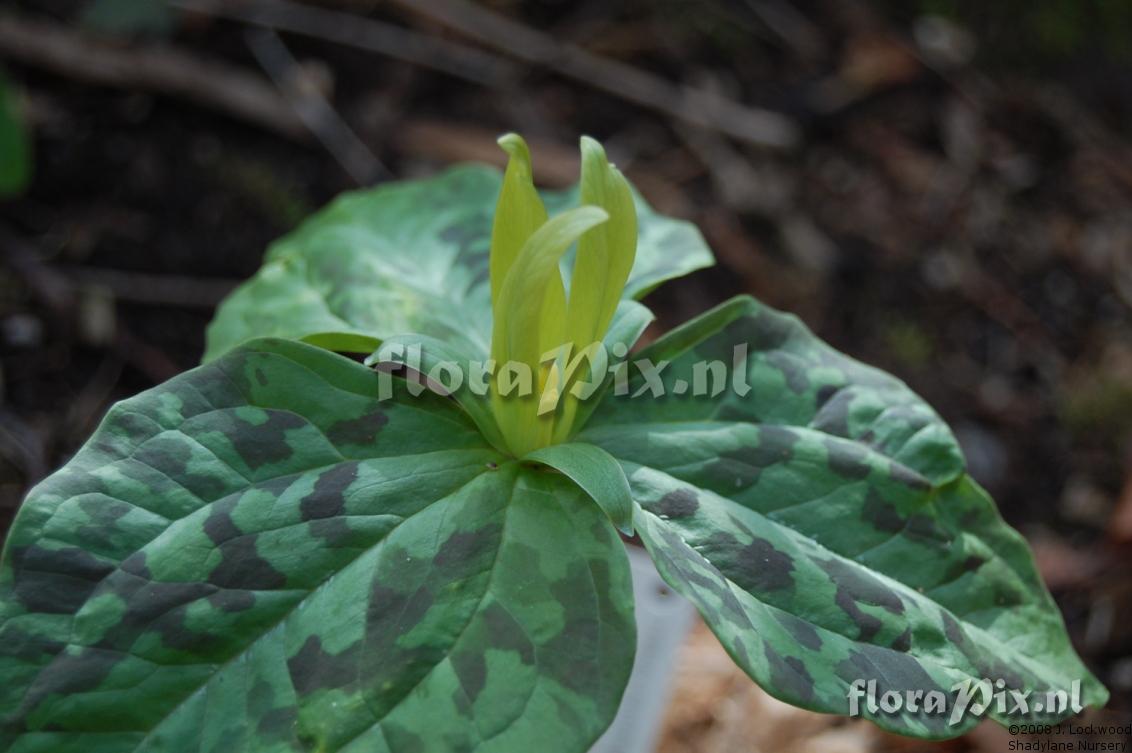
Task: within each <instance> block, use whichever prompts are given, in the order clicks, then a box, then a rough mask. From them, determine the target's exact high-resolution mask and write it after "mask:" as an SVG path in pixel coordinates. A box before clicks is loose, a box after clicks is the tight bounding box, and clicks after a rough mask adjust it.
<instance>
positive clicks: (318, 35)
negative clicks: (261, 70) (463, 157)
mask: <svg viewBox="0 0 1132 753" xmlns="http://www.w3.org/2000/svg"><path fill="white" fill-rule="evenodd" d="M169 4H170V5H171V6H173V7H174V8H178V9H181V10H187V11H191V12H194V13H204V14H207V15H210V16H216V17H218V18H228V19H231V20H234V21H240V22H242V23H246V24H250V25H252V26H260V27H263V28H266V29H272V30H274V31H286V32H291V33H294V34H301V35H303V36H306V37H312V38H315V39H322V40H324V41H327V42H334V43H336V44H342V45H346V46H348V47H356V48H358V49H360V50H366V51H368V52H376V53H378V54H381V55H386V56H388V57H391V58H395V59H397V60H403V61H405V62H407V63H412V64H413V65H418V66H420V67H422V68H430V69H432V70H436V71H440V72H442V73H447V74H449V75H451V76H455V77H457V78H461V79H464V80H466V81H471V82H473V83H477V84H483V85H485V86H493V87H506V86H507V85H508V84H509V83H510V82H511V81H513V80H515V79H516V78H517V77H518V75H519V73H520V71H519V69H518V68H517V66H515V65H514V64H512V63H510V62H508V61H506V60H503V59H502V58H500V57H498V56H497V55H493V54H491V53H487V52H484V51H482V50H477V49H476V48H474V47H469V46H467V45H463V44H459V43H457V42H451V41H448V40H445V39H439V38H437V37H433V36H429V35H427V34H420V33H417V32H414V31H410V30H409V29H403V28H401V27H399V26H395V25H393V24H387V23H383V22H381V21H377V20H375V19H372V18H364V17H362V16H358V15H356V14H353V13H345V12H342V11H335V10H328V9H325V8H313V7H310V6H306V5H302V4H300V3H296V2H291V0H169Z"/></svg>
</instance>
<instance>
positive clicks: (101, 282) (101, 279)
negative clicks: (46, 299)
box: [25, 266, 240, 309]
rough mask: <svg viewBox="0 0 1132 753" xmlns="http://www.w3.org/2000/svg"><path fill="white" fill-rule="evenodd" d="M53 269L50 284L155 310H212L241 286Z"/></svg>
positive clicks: (219, 281)
mask: <svg viewBox="0 0 1132 753" xmlns="http://www.w3.org/2000/svg"><path fill="white" fill-rule="evenodd" d="M53 269H54V270H55V271H56V272H57V273H58V275H57V276H56V277H55V278H54V280H53V281H54V282H55V283H56V284H62V285H64V286H67V288H69V287H71V286H75V285H79V286H84V285H85V286H96V287H100V288H105V289H106V290H109V291H110V293H111V295H113V296H114V299H115V300H118V301H129V302H130V303H144V304H152V305H158V306H174V307H183V308H203V309H211V308H213V307H214V306H216V304H218V303H220V301H222V300H223V299H224V297H225V296H227V295H228V294H229V293H231V292H232V291H233V290H235V289H236V286H237V285H239V284H240V281H239V280H224V279H215V278H203V277H186V276H183V275H155V274H146V273H144V272H123V271H120V270H116V269H103V268H99V267H79V266H54V267H53ZM28 271H35V270H34V268H33V269H32V270H28ZM28 271H25V274H27V273H28ZM68 294H69V292H68Z"/></svg>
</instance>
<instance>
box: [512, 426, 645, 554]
mask: <svg viewBox="0 0 1132 753" xmlns="http://www.w3.org/2000/svg"><path fill="white" fill-rule="evenodd" d="M524 459H525V460H533V461H535V462H538V463H543V464H544V465H548V466H550V467H551V468H554V469H555V470H557V471H560V472H562V473H563V474H565V475H566V477H567V478H569V479H571V480H572V481H573V482H574V483H575V484H577V485H578V486H579V487H580V488H581V489H582V491H584V492H585V493H586V494H588V495H590V497H591V498H592V499H593V501H594V502H597V504H598V506H599V507H601V509H602V510H604V511H605V514H606V515H608V516H609V519H610V520H611V521H612V522H613V525H615V526H617V527H618V528H619V529H620V530H621V531H622V532H623V533H625V534H627V535H629V536H632V535H633V496H632V494H631V493H630V491H629V482H628V481H627V480H626V479H625V473H624V471H622V470H621V466H620V465H618V463H617V459H616V458H614V457H613V456H612V455H610V454H609V453H608V452H606V451H605V450H603V449H601V448H600V447H595V446H594V445H592V444H584V443H582V442H572V443H569V444H556V445H551V446H550V447H543V448H540V449H538V450H535V451H534V452H532V453H530V454H529V455H527V457H526V458H524Z"/></svg>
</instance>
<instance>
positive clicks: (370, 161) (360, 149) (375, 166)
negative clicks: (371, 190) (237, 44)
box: [247, 29, 390, 186]
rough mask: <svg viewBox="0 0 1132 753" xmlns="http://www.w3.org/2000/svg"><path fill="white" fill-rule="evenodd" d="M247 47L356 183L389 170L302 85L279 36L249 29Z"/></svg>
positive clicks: (315, 93)
mask: <svg viewBox="0 0 1132 753" xmlns="http://www.w3.org/2000/svg"><path fill="white" fill-rule="evenodd" d="M247 42H248V47H250V48H251V50H252V53H253V54H254V55H255V57H256V60H258V61H259V64H260V65H261V66H263V68H264V70H266V71H267V73H268V75H270V76H271V79H272V80H273V81H274V82H275V85H276V86H277V87H279V90H280V91H281V92H282V93H283V96H284V97H286V98H287V101H288V102H290V103H291V106H292V107H294V108H295V112H296V113H298V115H299V117H300V118H302V119H303V122H304V123H306V124H307V128H309V129H310V131H311V133H313V134H314V135H315V136H316V137H317V138H318V140H319V141H321V142H322V145H323V146H325V147H326V150H327V151H328V152H330V154H331V156H332V157H334V159H335V160H336V161H337V162H338V164H339V165H341V166H342V169H343V170H345V171H346V173H347V174H349V176H350V177H351V178H353V179H354V181H355V182H356V183H357V184H358V185H359V186H367V185H370V184H372V183H374V182H376V181H377V180H378V179H379V178H381V177H382V176H388V175H390V172H389V170H388V169H387V168H386V167H385V165H383V164H381V161H380V160H378V159H377V157H375V156H374V154H373V152H371V151H370V150H369V147H367V146H366V145H365V144H364V143H363V142H362V140H361V139H360V138H358V135H357V134H356V133H354V132H353V131H352V130H351V129H350V126H348V125H346V123H345V121H343V120H342V117H341V116H340V115H339V114H338V112H337V111H336V110H335V109H334V108H333V107H332V106H331V105H330V103H329V102H327V101H326V98H325V97H323V96H322V94H321V93H319V92H318V91H317V90H316V89H315V87H313V86H310V85H304V82H303V75H304V74H303V70H302V66H300V65H299V64H298V62H297V61H296V60H295V58H294V57H293V56H292V55H291V51H290V50H288V49H287V46H286V45H285V44H283V40H281V39H280V38H279V35H278V34H276V33H275V32H274V31H271V30H270V29H259V30H256V31H249V32H248V34H247Z"/></svg>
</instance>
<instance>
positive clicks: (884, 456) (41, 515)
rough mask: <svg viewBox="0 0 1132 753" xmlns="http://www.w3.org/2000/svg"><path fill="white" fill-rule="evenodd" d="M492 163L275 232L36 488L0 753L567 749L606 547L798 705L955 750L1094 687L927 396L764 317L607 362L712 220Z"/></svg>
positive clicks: (25, 530) (622, 672)
mask: <svg viewBox="0 0 1132 753" xmlns="http://www.w3.org/2000/svg"><path fill="white" fill-rule="evenodd" d="M501 144H502V146H503V147H504V149H505V150H506V151H507V152H508V154H509V155H510V163H509V165H508V168H507V171H506V173H505V174H504V175H503V176H502V177H501V176H500V175H499V174H498V173H497V172H496V171H493V170H491V169H488V168H485V167H480V166H462V167H456V168H454V169H452V170H450V171H448V172H446V173H444V174H442V175H440V176H438V177H436V178H432V179H429V180H423V181H416V182H406V183H399V184H392V185H387V186H383V187H380V188H377V189H375V190H372V191H365V192H361V193H355V194H351V195H347V196H344V197H342V198H340V199H338V200H337V201H336V202H334V203H333V204H332V205H331V206H330V207H329V208H327V209H326V210H324V211H322V212H320V213H319V214H318V215H316V216H314V217H313V218H311V219H310V220H309V221H307V222H306V223H305V224H304V225H302V227H300V228H299V229H298V230H297V231H296V232H294V233H293V234H291V235H289V236H288V237H286V238H284V239H282V240H280V241H279V242H277V243H276V244H275V245H274V246H273V247H272V248H271V249H270V251H269V253H268V255H267V259H266V262H265V263H264V265H263V268H262V269H261V270H260V271H259V273H258V274H257V275H256V276H255V277H254V278H253V279H252V280H251V281H250V282H248V283H247V284H245V285H244V286H242V287H241V288H240V289H239V290H237V291H236V292H235V293H234V294H233V295H232V296H231V297H230V298H229V299H228V300H227V301H226V302H225V303H224V304H223V305H222V306H221V307H220V310H219V312H218V313H217V316H216V319H215V321H214V322H213V324H212V325H211V327H210V329H209V333H208V352H207V354H206V357H205V363H204V365H202V366H200V367H198V368H196V369H193V370H192V371H189V372H187V373H185V374H183V375H181V376H178V377H176V378H174V379H172V380H170V381H169V382H167V383H165V384H162V385H160V386H158V387H156V388H154V389H151V390H149V391H147V392H144V393H142V394H140V395H138V396H137V397H134V398H131V399H129V400H126V401H124V402H122V403H119V404H118V405H116V406H114V407H113V408H112V409H111V410H110V412H109V414H108V415H107V416H106V418H105V420H104V421H103V423H102V425H101V426H100V427H99V429H98V431H97V432H96V433H95V435H94V436H93V437H92V438H91V439H90V441H89V442H87V444H86V445H85V446H84V447H83V448H82V449H81V450H80V451H79V452H78V454H77V455H75V457H74V458H73V459H72V460H71V461H70V462H69V463H68V464H67V465H66V466H64V467H63V468H62V469H61V470H59V471H58V472H57V473H55V474H54V475H52V476H51V477H49V478H48V479H46V480H45V481H43V482H42V483H41V484H39V485H38V486H36V487H35V489H33V490H32V491H31V492H30V494H29V495H28V498H27V500H26V501H25V503H24V505H23V507H22V508H21V510H20V512H19V515H18V517H17V519H16V522H15V524H14V527H13V528H12V531H11V534H10V535H9V537H8V541H7V544H6V546H5V549H4V555H3V568H2V570H0V679H2V680H3V682H2V683H0V714H2V716H0V724H2V726H0V748H3V749H5V750H11V751H44V752H47V751H50V752H51V753H70V752H75V753H77V752H80V751H81V753H117V752H119V751H135V752H137V751H186V750H193V751H225V752H227V751H253V752H259V751H264V752H275V751H280V752H282V751H343V752H346V753H361V752H362V751H365V752H366V753H409V752H410V751H412V752H413V753H422V752H424V753H434V752H435V753H451V752H453V751H473V750H475V751H502V752H504V753H507V752H514V753H526V752H527V751H532V750H537V751H542V752H543V753H557V752H562V753H582V752H583V751H585V750H587V748H588V747H589V746H590V745H591V744H592V743H593V741H594V740H595V739H596V738H597V737H598V736H599V735H600V734H601V733H602V731H603V730H604V729H605V728H606V727H607V726H608V725H609V723H610V721H611V720H612V719H613V716H614V714H615V712H616V711H617V708H618V705H619V703H620V700H621V695H622V691H623V689H624V687H625V683H626V681H627V679H628V677H629V672H630V669H631V666H632V663H633V657H634V650H635V624H634V617H633V601H632V589H631V583H630V574H629V567H628V562H627V557H626V552H625V545H624V544H623V543H622V539H621V537H620V536H619V534H618V530H617V529H621V530H622V531H624V532H626V533H630V532H631V533H632V534H633V535H635V536H637V537H639V540H640V542H641V543H643V545H644V546H645V547H646V548H647V550H648V552H649V553H650V554H651V555H652V558H653V560H654V561H655V563H656V566H657V569H658V570H659V571H660V574H661V575H662V576H663V577H664V579H665V580H666V581H667V582H668V583H669V584H670V585H671V586H672V588H674V589H675V590H676V591H678V592H679V593H681V594H683V595H684V596H685V597H686V598H688V599H689V600H690V601H691V602H692V603H693V604H694V605H695V606H696V607H697V608H698V609H699V611H700V614H701V615H702V616H703V618H704V620H705V621H706V622H707V624H708V625H709V626H710V627H711V629H712V630H713V631H715V634H716V635H717V636H718V637H719V640H720V641H721V642H722V644H723V646H724V647H725V648H726V649H727V651H728V653H729V654H730V655H731V656H732V657H733V658H734V660H735V662H736V663H737V664H739V666H741V667H742V668H743V670H744V671H746V672H747V673H748V674H749V675H750V676H751V677H752V678H754V680H755V681H756V682H757V683H759V684H760V685H761V686H762V687H764V688H765V689H766V690H767V691H768V692H770V693H771V694H772V695H774V696H776V697H778V698H780V699H782V700H784V701H786V702H788V703H792V704H795V705H797V706H801V707H804V708H807V709H813V710H816V711H823V712H830V713H836V714H850V715H859V716H863V717H865V718H868V719H871V720H872V721H874V722H875V723H877V724H878V725H880V726H881V727H883V728H885V729H887V730H891V731H894V732H898V733H901V734H906V735H913V736H917V737H926V738H946V737H953V736H956V735H959V734H961V733H963V732H964V731H966V730H968V729H969V728H970V727H971V726H972V725H974V724H975V723H977V721H978V720H979V718H980V717H982V716H987V717H990V718H993V719H996V720H997V721H1000V722H1009V723H1018V722H1049V721H1052V720H1056V719H1060V718H1063V717H1065V716H1067V715H1068V714H1070V713H1072V712H1073V711H1075V710H1079V709H1080V708H1081V707H1082V706H1083V705H1089V704H1094V705H1099V704H1103V703H1104V702H1105V700H1106V698H1107V693H1106V691H1105V689H1104V688H1103V687H1102V686H1101V685H1100V684H1099V683H1098V682H1097V680H1096V679H1095V678H1093V677H1092V675H1090V674H1089V672H1088V671H1087V670H1086V669H1085V667H1084V666H1082V664H1081V661H1080V660H1079V659H1078V658H1077V656H1076V655H1075V654H1074V652H1073V649H1072V648H1071V646H1070V644H1069V640H1068V638H1067V636H1066V633H1065V629H1064V626H1063V624H1062V620H1061V616H1060V615H1059V614H1058V611H1057V609H1056V607H1055V606H1054V604H1053V602H1052V600H1051V599H1050V596H1049V594H1048V593H1047V591H1046V589H1045V588H1044V586H1043V585H1042V583H1041V581H1040V579H1039V577H1038V574H1037V572H1036V570H1035V568H1034V564H1033V561H1032V559H1031V555H1030V552H1029V550H1028V549H1027V547H1026V545H1025V542H1024V541H1023V539H1022V538H1021V537H1020V536H1019V535H1018V534H1017V533H1016V532H1014V531H1013V530H1012V529H1010V528H1009V527H1008V526H1007V525H1006V524H1005V523H1003V521H1002V519H1001V518H1000V517H999V515H998V513H997V511H996V510H995V507H994V504H993V503H992V501H991V500H990V498H989V497H988V496H987V494H986V493H985V492H984V491H983V490H982V489H980V488H979V486H978V485H977V484H976V483H975V482H974V481H972V480H971V478H970V476H969V475H968V474H967V472H966V470H965V467H964V461H963V457H962V455H961V453H960V450H959V447H958V446H957V444H956V442H955V439H954V437H953V436H952V434H951V432H950V431H949V430H948V429H947V427H946V426H945V425H944V423H943V422H942V421H941V420H940V418H939V417H938V416H937V415H936V414H935V413H934V412H933V411H932V410H931V409H930V408H929V407H928V406H927V405H925V404H924V403H923V401H921V400H920V399H919V398H918V397H916V396H915V395H914V394H913V393H912V392H911V391H909V390H908V388H907V387H905V385H904V384H902V383H901V382H900V381H898V380H896V379H894V378H893V377H891V376H888V375H886V374H884V373H882V372H879V371H877V370H875V369H872V368H869V367H868V366H864V365H862V364H860V363H858V362H856V361H854V360H852V359H850V358H848V357H846V356H844V355H842V354H840V353H838V352H836V351H835V350H833V349H831V348H830V347H828V346H827V345H825V344H823V343H822V342H821V341H819V340H818V339H817V338H816V337H815V336H814V335H813V334H811V333H810V332H809V331H808V330H807V329H806V328H805V327H804V326H803V325H802V324H801V323H800V322H799V321H798V320H797V319H796V318H794V317H792V316H788V315H785V314H781V313H779V312H777V311H774V310H772V309H770V308H768V307H766V306H764V305H762V304H760V303H758V302H757V301H755V300H753V299H751V298H749V297H740V298H736V299H734V300H731V301H728V302H726V303H724V304H722V305H721V306H719V307H717V308H715V309H712V310H711V311H708V312H707V313H705V314H703V315H702V316H700V317H698V318H696V319H694V320H692V321H691V322H689V323H687V324H685V325H683V326H682V327H679V328H678V329H676V330H674V331H673V332H671V333H669V334H667V335H665V336H663V337H661V338H660V339H659V340H657V341H656V342H654V343H653V344H651V345H650V346H648V347H646V348H644V349H643V350H641V351H639V352H638V353H635V354H633V355H628V348H629V346H631V345H633V344H634V343H635V342H636V340H637V339H638V337H639V336H640V334H641V333H642V331H643V330H644V327H645V326H646V325H647V324H648V322H649V320H650V318H651V315H650V314H649V313H648V311H647V309H645V308H644V307H643V306H642V305H641V304H639V303H637V302H635V300H634V299H636V298H638V297H640V296H642V295H644V294H645V293H646V292H648V291H649V290H651V289H652V288H654V287H655V286H657V285H658V284H660V283H661V282H663V281H665V280H668V279H670V278H673V277H677V276H680V275H683V274H685V273H687V272H690V271H692V270H694V269H697V268H700V267H704V266H706V265H708V264H710V263H711V255H710V253H709V252H708V250H707V249H706V247H705V246H704V243H703V241H702V239H701V237H700V235H699V233H698V232H697V231H696V230H695V229H694V228H693V227H691V226H690V225H688V224H686V223H682V222H677V221H674V220H671V219H667V218H664V217H661V216H658V215H656V214H655V213H653V212H652V211H651V210H650V209H649V208H648V206H647V205H645V204H644V202H643V201H642V200H641V199H640V198H639V197H637V196H636V195H635V194H634V193H633V191H632V190H631V189H630V187H629V185H628V183H626V181H625V179H624V178H623V177H622V176H621V174H620V173H619V172H618V171H617V170H616V169H615V168H613V167H612V166H610V165H609V163H608V162H607V161H606V158H605V154H604V152H603V151H602V149H601V147H600V146H599V145H598V144H597V143H596V142H594V141H591V140H588V139H584V140H583V142H582V178H581V182H580V185H579V187H578V188H577V189H575V190H574V191H572V192H568V193H566V194H543V195H540V194H539V193H538V192H536V190H535V189H534V186H533V184H532V181H531V167H530V158H529V154H528V151H527V147H526V145H525V144H524V143H523V141H522V140H521V139H519V138H518V137H517V136H507V137H504V138H503V139H502V140H501ZM571 207H572V208H571ZM493 217H494V220H493ZM265 336H266V337H265ZM342 353H350V354H361V355H363V356H364V355H369V357H370V358H369V362H370V363H371V364H378V365H379V368H377V369H374V368H370V367H369V366H367V365H363V364H362V363H360V362H359V359H358V358H357V357H355V358H351V357H347V356H345V355H341V354H342ZM473 364H474V366H473ZM465 366H467V367H468V368H467V369H466V373H465V369H464V367H465ZM473 372H475V373H478V375H479V378H475V373H473ZM429 386H431V387H432V389H426V387H429ZM524 387H525V389H524Z"/></svg>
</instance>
